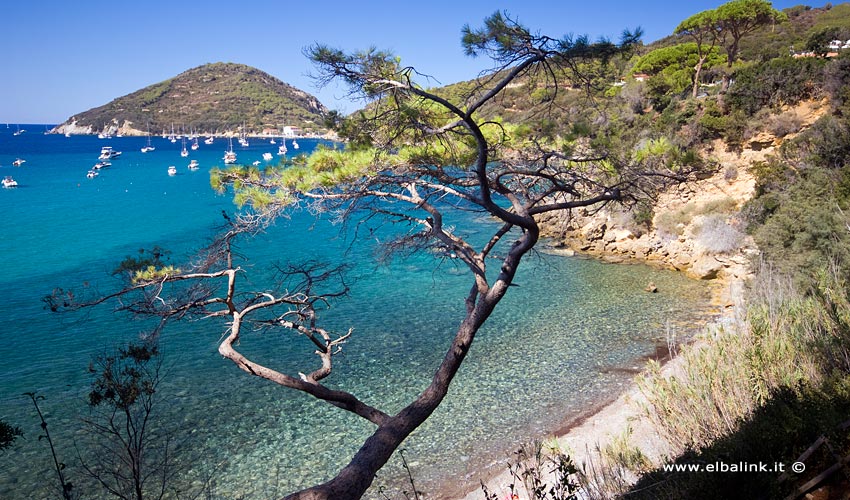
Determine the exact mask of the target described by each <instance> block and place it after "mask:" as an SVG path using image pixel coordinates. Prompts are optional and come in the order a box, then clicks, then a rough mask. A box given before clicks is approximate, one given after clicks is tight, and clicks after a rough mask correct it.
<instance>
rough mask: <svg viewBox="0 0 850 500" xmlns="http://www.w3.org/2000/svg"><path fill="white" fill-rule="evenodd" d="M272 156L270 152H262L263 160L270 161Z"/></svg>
mask: <svg viewBox="0 0 850 500" xmlns="http://www.w3.org/2000/svg"><path fill="white" fill-rule="evenodd" d="M272 158H273V156H272V154H271V153H263V159H264V160H266V161H272Z"/></svg>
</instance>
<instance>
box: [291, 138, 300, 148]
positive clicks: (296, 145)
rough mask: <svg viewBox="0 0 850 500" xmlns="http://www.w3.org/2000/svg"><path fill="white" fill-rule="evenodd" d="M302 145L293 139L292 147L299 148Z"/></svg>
mask: <svg viewBox="0 0 850 500" xmlns="http://www.w3.org/2000/svg"><path fill="white" fill-rule="evenodd" d="M299 147H300V146H299V145H298V141H296V140H295V139H292V149H298V148H299Z"/></svg>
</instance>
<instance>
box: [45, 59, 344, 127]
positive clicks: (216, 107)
mask: <svg viewBox="0 0 850 500" xmlns="http://www.w3.org/2000/svg"><path fill="white" fill-rule="evenodd" d="M326 112H327V109H326V108H325V107H324V106H323V105H322V104H321V103H320V102H319V100H318V99H316V97H314V96H312V95H310V94H308V93H307V92H304V91H302V90H299V89H297V88H295V87H292V86H291V85H288V84H286V83H284V82H282V81H281V80H279V79H277V78H275V77H273V76H271V75H269V74H268V73H265V72H263V71H260V70H258V69H256V68H252V67H250V66H246V65H244V64H233V63H213V64H205V65H203V66H199V67H197V68H193V69H190V70H188V71H185V72H183V73H181V74H179V75H177V76H175V77H174V78H171V79H168V80H165V81H163V82H160V83H156V84H153V85H149V86H147V87H145V88H143V89H141V90H137V91H136V92H133V93H132V94H128V95H126V96H123V97H119V98H117V99H115V100H113V101H112V102H109V103H108V104H105V105H103V106H99V107H96V108H93V109H90V110H88V111H85V112H83V113H79V114H76V115H74V116H72V117H71V118H69V119H68V120H67V121H65V122H64V123H63V124H62V125H60V126H58V127H57V128H56V129H55V131H56V132H59V133H65V132H70V133H98V132H118V131H120V132H121V133H124V134H127V135H134V134H145V133H147V131H148V130H150V131H151V133H153V134H159V133H162V132H164V131H167V132H170V131H171V128H172V126H173V127H174V128H175V129H176V130H177V131H178V132H180V131H185V132H186V133H189V132H190V131H195V132H197V133H201V134H223V133H230V132H237V131H242V130H243V127H244V130H245V131H246V132H247V133H260V132H262V131H263V130H264V129H274V130H278V129H280V128H282V127H283V126H294V127H298V128H300V129H302V130H303V131H305V132H322V131H323V127H322V119H323V115H324V114H325V113H326Z"/></svg>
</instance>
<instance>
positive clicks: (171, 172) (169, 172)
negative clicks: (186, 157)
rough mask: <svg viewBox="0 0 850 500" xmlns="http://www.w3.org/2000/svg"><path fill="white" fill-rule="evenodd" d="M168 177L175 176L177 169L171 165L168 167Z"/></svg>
mask: <svg viewBox="0 0 850 500" xmlns="http://www.w3.org/2000/svg"><path fill="white" fill-rule="evenodd" d="M168 175H177V167H175V166H174V165H171V166H169V167H168Z"/></svg>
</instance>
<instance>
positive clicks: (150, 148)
mask: <svg viewBox="0 0 850 500" xmlns="http://www.w3.org/2000/svg"><path fill="white" fill-rule="evenodd" d="M154 149H156V148H154V147H153V146H151V131H150V128H149V129H148V144H147V146H144V147H143V148H142V153H149V152H151V151H153V150H154Z"/></svg>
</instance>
